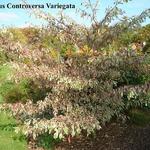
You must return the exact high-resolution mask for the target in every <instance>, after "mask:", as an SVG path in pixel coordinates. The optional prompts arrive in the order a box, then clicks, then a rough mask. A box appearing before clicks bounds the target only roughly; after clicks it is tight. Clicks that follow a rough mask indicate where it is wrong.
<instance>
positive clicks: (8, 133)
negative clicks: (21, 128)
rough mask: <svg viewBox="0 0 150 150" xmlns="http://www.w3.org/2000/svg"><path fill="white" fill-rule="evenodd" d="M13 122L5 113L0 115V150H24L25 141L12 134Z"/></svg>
mask: <svg viewBox="0 0 150 150" xmlns="http://www.w3.org/2000/svg"><path fill="white" fill-rule="evenodd" d="M15 126H16V122H15V120H14V119H13V118H12V117H10V116H9V115H8V114H7V113H5V112H2V113H0V150H26V149H27V144H26V141H25V140H24V139H23V138H21V136H19V135H17V134H16V133H15V132H14V127H15Z"/></svg>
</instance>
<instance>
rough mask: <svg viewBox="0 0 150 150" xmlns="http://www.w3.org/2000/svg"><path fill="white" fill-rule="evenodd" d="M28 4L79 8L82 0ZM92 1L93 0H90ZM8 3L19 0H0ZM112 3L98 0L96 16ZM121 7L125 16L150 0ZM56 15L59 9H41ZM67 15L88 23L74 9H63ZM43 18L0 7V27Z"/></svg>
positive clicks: (135, 0) (36, 0) (137, 11)
mask: <svg viewBox="0 0 150 150" xmlns="http://www.w3.org/2000/svg"><path fill="white" fill-rule="evenodd" d="M27 1H28V3H30V4H45V3H51V4H57V3H60V4H75V6H76V8H77V9H78V8H80V7H82V6H81V2H82V0H27ZM91 1H92V2H94V1H95V0H91ZM8 3H12V4H20V3H21V0H0V5H7V4H8ZM112 4H113V0H100V6H99V13H98V18H99V19H102V18H103V16H104V14H105V9H106V8H107V7H108V6H111V5H112ZM121 8H122V9H123V10H125V11H126V14H127V16H133V15H137V14H140V13H141V12H142V11H143V10H145V9H148V8H150V0H132V1H130V2H129V3H127V4H125V5H122V6H121ZM43 10H44V11H47V12H49V13H51V14H52V15H56V13H58V12H59V9H47V8H45V9H43ZM64 12H65V13H66V14H67V15H68V16H70V17H72V18H73V19H74V20H75V21H77V22H78V23H81V24H88V22H89V21H88V20H87V19H81V18H80V17H79V15H77V14H76V13H75V9H68V10H65V11H64ZM43 23H44V22H43V20H40V19H37V18H35V17H33V16H30V15H29V13H28V11H27V10H26V9H8V8H0V27H2V26H15V27H26V26H29V25H31V24H32V25H38V26H40V25H41V24H43ZM148 23H150V19H148V20H146V22H145V23H144V24H148Z"/></svg>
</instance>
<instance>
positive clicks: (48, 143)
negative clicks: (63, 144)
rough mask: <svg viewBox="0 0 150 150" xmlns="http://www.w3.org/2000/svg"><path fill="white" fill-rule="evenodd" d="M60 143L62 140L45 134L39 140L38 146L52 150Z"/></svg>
mask: <svg viewBox="0 0 150 150" xmlns="http://www.w3.org/2000/svg"><path fill="white" fill-rule="evenodd" d="M60 141H61V140H60V139H54V138H53V136H51V135H49V134H48V133H45V134H43V135H40V136H39V137H38V138H37V145H38V147H42V148H44V149H45V150H52V149H54V145H55V144H57V143H58V142H60Z"/></svg>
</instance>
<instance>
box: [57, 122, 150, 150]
mask: <svg viewBox="0 0 150 150" xmlns="http://www.w3.org/2000/svg"><path fill="white" fill-rule="evenodd" d="M55 149H56V150H150V126H149V125H147V126H145V127H139V126H135V125H127V124H118V123H111V124H109V125H106V126H105V127H103V128H102V129H101V130H100V131H98V132H97V133H96V135H94V136H93V137H86V138H83V137H81V138H80V139H73V140H72V142H71V143H70V144H69V143H68V142H62V143H59V144H58V145H57V146H56V148H55Z"/></svg>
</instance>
